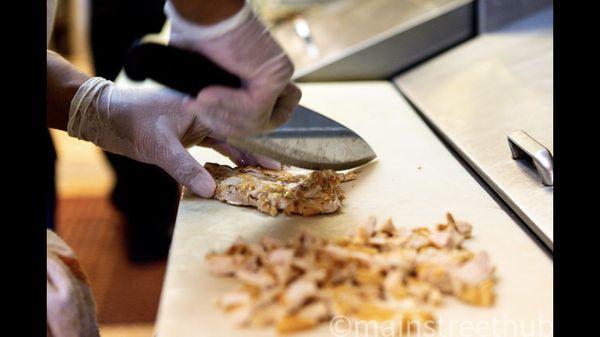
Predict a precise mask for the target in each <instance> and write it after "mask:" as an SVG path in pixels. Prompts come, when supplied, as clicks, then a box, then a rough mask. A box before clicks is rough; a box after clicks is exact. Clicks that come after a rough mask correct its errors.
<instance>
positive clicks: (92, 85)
mask: <svg viewBox="0 0 600 337" xmlns="http://www.w3.org/2000/svg"><path fill="white" fill-rule="evenodd" d="M189 100H191V99H190V98H189V96H186V95H184V94H180V93H178V92H176V91H173V90H170V89H166V88H157V89H154V88H152V89H149V88H127V87H119V86H116V85H115V84H114V83H113V82H111V81H108V80H105V79H102V78H100V77H93V78H91V79H89V80H87V81H86V82H85V83H83V84H82V85H81V86H80V87H79V89H78V91H77V93H76V94H75V96H74V97H73V99H72V100H71V107H70V111H69V121H68V125H67V131H68V133H69V135H70V136H72V137H76V138H79V139H83V140H87V141H91V142H92V143H94V144H96V145H98V146H100V147H102V148H104V149H105V150H107V151H110V152H113V153H117V154H122V155H125V156H127V157H130V158H133V159H135V160H138V161H141V162H144V163H150V164H154V165H157V166H159V167H161V168H162V169H163V170H165V171H166V172H167V173H168V174H170V175H171V176H172V177H173V178H174V179H175V180H177V181H178V182H179V183H180V184H183V185H184V186H186V187H188V188H189V189H191V190H192V191H193V192H194V193H196V194H197V195H200V196H202V197H205V198H209V197H211V196H212V195H213V193H214V190H215V188H216V185H215V181H214V179H213V178H212V176H211V175H210V174H209V173H208V172H207V171H206V170H205V169H204V167H202V165H200V164H199V163H198V162H197V161H196V160H195V159H194V158H193V157H192V156H191V155H190V154H189V153H188V152H187V151H186V150H185V148H186V147H188V146H191V145H203V146H207V147H211V148H213V149H215V150H217V151H219V152H220V153H222V154H224V155H226V156H228V157H229V158H230V159H231V160H232V161H233V162H235V163H236V164H238V165H260V166H264V167H268V168H279V167H280V164H279V163H278V162H275V161H273V160H271V159H268V158H266V157H262V156H254V155H251V154H249V153H246V152H243V151H241V150H238V149H236V148H234V147H232V146H230V145H228V144H226V143H225V142H224V139H221V138H217V137H215V136H213V135H212V129H211V128H210V127H208V126H207V125H206V124H205V123H204V120H206V119H202V120H200V118H198V116H199V115H201V114H202V113H203V111H199V112H198V113H197V114H191V113H186V112H184V111H183V110H182V107H183V106H184V105H185V104H186V101H189ZM209 135H210V137H209Z"/></svg>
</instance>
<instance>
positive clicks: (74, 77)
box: [46, 51, 90, 131]
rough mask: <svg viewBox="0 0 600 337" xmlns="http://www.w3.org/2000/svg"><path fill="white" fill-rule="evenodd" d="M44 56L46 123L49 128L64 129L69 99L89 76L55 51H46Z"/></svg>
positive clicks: (69, 103)
mask: <svg viewBox="0 0 600 337" xmlns="http://www.w3.org/2000/svg"><path fill="white" fill-rule="evenodd" d="M46 57H47V62H46V64H47V65H46V70H47V81H46V84H47V98H46V115H47V120H48V122H47V123H48V126H49V127H51V128H54V129H59V130H63V131H66V130H67V122H68V120H69V107H70V105H71V99H72V98H73V96H75V93H76V92H77V89H79V87H80V86H81V84H83V82H85V81H86V80H88V79H89V78H90V77H89V76H88V75H86V74H84V73H82V72H80V71H79V70H77V68H75V67H74V66H73V65H72V64H70V63H69V62H68V61H67V60H65V59H64V58H62V57H61V56H60V55H58V54H56V53H55V52H52V51H48V52H47V55H46Z"/></svg>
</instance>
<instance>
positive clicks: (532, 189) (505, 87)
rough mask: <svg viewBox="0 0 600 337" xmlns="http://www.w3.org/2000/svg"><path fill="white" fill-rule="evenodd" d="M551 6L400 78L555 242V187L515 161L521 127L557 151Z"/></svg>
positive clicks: (426, 112) (429, 115) (443, 131)
mask: <svg viewBox="0 0 600 337" xmlns="http://www.w3.org/2000/svg"><path fill="white" fill-rule="evenodd" d="M553 41H554V38H553V9H552V7H549V8H547V9H544V10H542V11H538V12H536V13H534V14H532V15H530V16H528V17H525V18H522V19H520V20H518V21H516V22H513V23H511V24H509V25H507V26H505V27H502V28H501V29H498V30H495V31H492V32H489V33H486V34H483V35H480V36H478V37H476V38H474V39H472V40H470V41H468V42H465V43H463V44H461V45H459V46H457V47H455V48H453V49H451V50H449V51H447V52H446V53H443V54H441V55H439V56H437V57H435V58H433V59H431V60H430V61H428V62H425V63H423V64H422V65H420V66H418V67H416V68H414V69H411V70H410V71H407V72H405V73H403V74H401V75H400V76H398V77H396V78H395V79H394V82H395V83H396V85H397V86H398V88H399V89H400V90H401V91H402V93H403V94H404V95H406V97H407V98H408V99H409V100H410V101H411V102H412V103H413V104H414V105H415V106H416V107H417V108H418V109H419V111H420V113H421V114H422V115H423V117H424V118H426V119H427V120H428V121H429V122H430V124H431V126H432V127H433V128H435V129H436V130H437V131H438V132H439V133H440V135H441V136H442V137H444V138H445V139H446V141H447V142H448V143H449V144H450V145H451V146H453V147H454V149H455V150H456V151H457V152H458V153H459V154H460V155H461V156H462V157H463V158H464V159H465V160H466V161H467V162H468V163H469V164H470V165H471V166H472V167H473V169H474V170H476V171H477V173H479V174H480V175H481V176H482V178H483V179H484V180H485V181H486V182H487V183H488V184H489V185H490V186H491V187H492V188H493V189H494V190H495V191H496V193H498V195H499V196H500V197H502V198H503V199H504V201H505V202H506V203H507V204H508V205H510V207H512V209H513V210H514V211H515V212H516V213H517V214H518V215H519V217H521V218H522V219H523V221H524V222H525V223H527V224H528V225H529V226H530V228H531V229H532V230H533V231H534V232H535V233H536V234H537V235H538V236H539V237H540V239H541V240H542V241H543V242H544V243H545V244H546V245H547V246H548V247H549V248H550V249H552V247H553V228H554V221H553V211H554V208H553V203H554V201H553V198H554V188H553V187H552V186H544V185H543V184H542V179H541V178H540V175H539V174H538V173H537V172H536V169H535V168H534V166H533V165H532V164H531V163H528V162H527V161H523V160H518V161H516V160H513V159H512V156H511V150H510V148H509V145H508V141H507V136H508V135H509V134H510V133H511V132H513V131H515V130H523V131H525V132H526V133H527V134H529V135H530V136H531V137H533V138H534V139H535V140H536V141H537V142H539V143H541V144H542V145H543V146H545V147H546V148H547V149H548V150H549V151H550V152H552V151H553V129H554V125H553V99H554V90H553V86H554V74H553V66H552V64H553V60H554V55H553Z"/></svg>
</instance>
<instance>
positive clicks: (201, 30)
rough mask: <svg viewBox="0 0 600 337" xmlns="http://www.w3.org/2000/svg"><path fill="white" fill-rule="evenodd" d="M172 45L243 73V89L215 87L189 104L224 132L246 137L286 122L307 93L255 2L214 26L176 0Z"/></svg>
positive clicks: (213, 127) (187, 107)
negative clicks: (180, 9)
mask: <svg viewBox="0 0 600 337" xmlns="http://www.w3.org/2000/svg"><path fill="white" fill-rule="evenodd" d="M165 13H166V14H167V17H168V18H169V19H170V21H171V35H170V41H169V44H171V45H173V46H176V47H179V48H182V49H188V50H191V51H196V52H198V53H200V54H203V55H204V56H206V57H208V58H209V59H211V60H212V61H213V62H215V63H217V64H218V65H220V66H221V67H222V68H224V69H226V70H228V71H229V72H231V73H233V74H235V75H237V76H239V77H240V78H241V79H242V82H243V85H242V88H240V89H232V88H226V87H219V86H210V87H207V88H205V89H203V90H202V91H201V92H200V93H199V94H198V96H197V97H196V99H195V100H193V101H189V102H187V103H186V104H185V105H184V107H183V108H184V109H185V110H186V111H188V112H193V113H198V111H202V112H203V113H199V114H198V120H199V121H200V122H201V123H203V124H204V125H206V126H207V127H209V128H210V129H211V130H213V131H214V132H215V133H216V134H219V135H221V136H244V135H250V134H255V133H259V132H264V131H268V130H272V129H274V128H276V127H278V126H279V125H281V124H283V123H285V122H286V121H287V120H288V119H289V118H290V116H291V113H292V111H293V109H294V107H295V106H296V105H297V104H298V101H299V100H300V96H301V92H300V89H298V87H296V85H294V84H293V83H292V82H291V81H290V79H291V76H292V74H293V72H294V67H293V65H292V63H291V61H290V59H289V58H288V57H287V56H286V54H285V53H284V51H283V50H282V49H281V48H280V47H279V45H278V44H277V43H276V42H275V41H274V40H273V38H272V37H271V35H270V34H269V32H268V30H267V28H266V27H265V26H264V25H263V24H262V23H261V22H260V21H259V20H258V18H257V17H256V16H255V15H254V13H253V12H252V9H251V8H250V6H249V4H248V3H246V4H245V5H244V7H243V8H242V9H241V10H240V11H239V12H238V13H237V14H235V15H233V16H232V17H230V18H229V19H226V20H224V21H221V22H219V23H217V24H214V25H210V26H200V25H197V24H195V23H192V22H190V21H187V20H186V19H184V18H182V17H181V16H180V15H179V14H178V13H177V10H176V9H175V7H174V6H173V5H172V4H171V2H170V1H167V3H166V5H165Z"/></svg>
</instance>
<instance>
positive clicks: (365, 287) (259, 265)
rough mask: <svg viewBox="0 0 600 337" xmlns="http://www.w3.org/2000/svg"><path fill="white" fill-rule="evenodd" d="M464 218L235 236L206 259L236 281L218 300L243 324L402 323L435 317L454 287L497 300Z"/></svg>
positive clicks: (471, 296) (467, 295)
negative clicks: (249, 239)
mask: <svg viewBox="0 0 600 337" xmlns="http://www.w3.org/2000/svg"><path fill="white" fill-rule="evenodd" d="M471 229H472V227H471V225H470V224H468V223H466V222H461V221H455V220H454V219H453V217H452V215H450V214H447V223H445V224H439V225H437V226H436V227H435V228H433V229H429V228H426V227H420V228H415V229H407V228H396V227H395V226H394V225H393V223H392V221H391V220H390V219H388V220H387V221H385V222H384V223H382V224H380V225H377V224H376V221H375V219H374V218H370V219H369V221H368V222H367V223H366V224H364V225H363V226H361V227H359V229H358V230H357V232H356V233H355V234H353V235H351V236H348V237H345V238H343V239H341V240H336V241H332V240H325V239H322V238H319V237H316V236H314V235H311V234H310V233H307V232H304V233H302V234H301V235H299V236H297V237H295V238H293V239H290V240H289V241H288V242H285V243H284V242H280V241H278V240H275V239H273V238H268V237H266V238H263V239H262V240H261V242H260V243H246V242H244V241H242V240H241V239H238V240H237V241H236V242H235V243H234V244H233V245H232V246H231V247H230V248H229V249H227V250H226V251H225V252H223V253H210V254H208V255H207V256H206V261H207V263H208V266H209V268H210V270H211V272H212V273H213V274H214V275H217V276H229V277H234V278H235V279H236V280H238V281H239V282H241V284H242V286H241V287H240V288H239V289H237V290H234V291H232V292H230V293H227V294H225V295H224V296H222V297H221V298H220V299H219V301H218V305H219V306H220V307H221V308H223V309H224V310H225V311H227V312H230V313H231V314H232V315H233V316H234V319H235V321H236V322H237V323H238V324H239V325H241V326H252V327H265V326H275V327H276V329H277V330H278V331H279V332H291V331H297V330H302V329H307V328H311V327H314V326H316V325H318V324H319V323H321V322H326V321H329V320H330V319H331V318H332V317H334V316H336V315H345V316H347V317H350V318H354V319H357V320H368V321H379V322H383V321H390V320H394V321H396V322H400V324H399V325H398V326H399V328H400V329H402V330H409V329H410V330H413V328H415V327H416V326H417V325H418V324H428V325H431V324H433V326H435V318H434V316H433V314H432V309H433V308H434V307H435V306H439V305H441V304H442V302H443V298H444V296H443V295H453V296H455V297H457V298H459V299H460V300H462V301H464V302H467V303H470V304H473V305H478V306H490V305H492V304H493V302H494V292H493V286H494V282H495V281H494V267H493V266H492V264H491V262H490V260H489V258H488V256H487V254H486V253H484V252H479V253H474V252H471V251H469V250H467V249H465V248H463V247H462V242H463V241H464V240H465V239H467V238H469V237H470V235H471Z"/></svg>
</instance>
